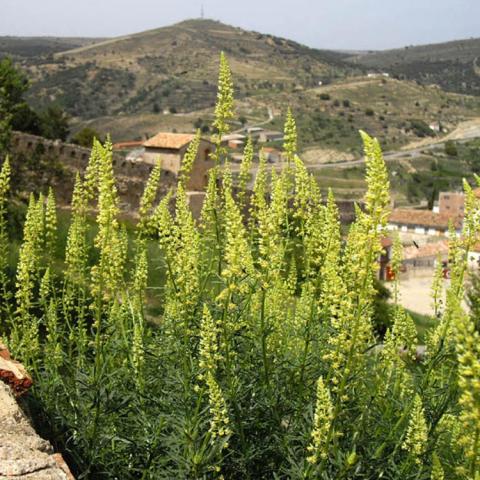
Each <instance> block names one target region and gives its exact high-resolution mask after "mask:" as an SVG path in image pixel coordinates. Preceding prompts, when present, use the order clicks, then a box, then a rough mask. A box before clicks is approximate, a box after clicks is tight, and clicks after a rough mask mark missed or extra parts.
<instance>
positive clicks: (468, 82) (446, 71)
mask: <svg viewBox="0 0 480 480" xmlns="http://www.w3.org/2000/svg"><path fill="white" fill-rule="evenodd" d="M479 57H480V39H479V38H476V39H468V40H457V41H453V42H445V43H439V44H432V45H421V46H414V47H405V48H400V49H394V50H385V51H381V52H369V53H362V54H358V55H354V56H351V57H350V58H349V61H351V62H352V64H354V65H358V66H362V67H366V68H370V69H374V70H384V71H388V72H390V73H392V74H393V75H397V76H399V77H401V78H408V79H411V80H418V81H419V82H421V83H424V84H431V83H434V84H437V85H439V86H441V87H442V88H443V89H444V90H447V91H452V92H459V93H469V94H475V95H480V60H479Z"/></svg>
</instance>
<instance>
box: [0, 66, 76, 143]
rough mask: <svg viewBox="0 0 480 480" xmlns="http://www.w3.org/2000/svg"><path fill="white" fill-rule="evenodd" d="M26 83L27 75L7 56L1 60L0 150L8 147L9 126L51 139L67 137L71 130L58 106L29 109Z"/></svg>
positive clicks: (64, 138) (10, 129) (27, 84)
mask: <svg viewBox="0 0 480 480" xmlns="http://www.w3.org/2000/svg"><path fill="white" fill-rule="evenodd" d="M28 86H29V83H28V80H27V78H26V76H25V75H24V74H23V73H21V72H20V71H19V70H17V69H16V68H15V67H14V65H13V63H12V60H11V59H10V58H5V59H3V60H0V116H1V117H2V120H1V122H0V151H5V150H7V149H8V147H9V143H10V136H11V131H12V129H13V130H20V131H22V132H27V133H32V134H34V135H41V136H43V137H46V138H50V139H53V140H56V139H60V140H66V139H67V136H68V134H69V132H70V130H69V126H68V117H67V116H66V115H65V112H63V110H61V109H60V108H59V107H57V106H49V107H48V108H46V109H45V110H43V111H42V112H40V113H37V112H36V111H34V110H32V108H31V107H30V106H29V104H28V103H27V102H26V101H25V99H24V94H25V93H26V92H27V90H28Z"/></svg>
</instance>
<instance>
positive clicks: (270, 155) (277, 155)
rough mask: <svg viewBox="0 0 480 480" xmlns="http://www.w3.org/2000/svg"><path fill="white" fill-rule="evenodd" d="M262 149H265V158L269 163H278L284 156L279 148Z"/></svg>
mask: <svg viewBox="0 0 480 480" xmlns="http://www.w3.org/2000/svg"><path fill="white" fill-rule="evenodd" d="M262 151H263V154H264V155H265V159H266V160H267V162H269V163H278V162H280V161H281V160H282V158H283V155H282V152H281V151H280V150H278V149H277V148H272V147H264V148H263V149H262Z"/></svg>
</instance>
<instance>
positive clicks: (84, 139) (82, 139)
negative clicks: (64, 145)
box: [72, 127, 103, 148]
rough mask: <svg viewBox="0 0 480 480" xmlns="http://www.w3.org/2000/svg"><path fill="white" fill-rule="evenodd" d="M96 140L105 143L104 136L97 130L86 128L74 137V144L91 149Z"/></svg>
mask: <svg viewBox="0 0 480 480" xmlns="http://www.w3.org/2000/svg"><path fill="white" fill-rule="evenodd" d="M95 138H96V139H97V140H100V141H101V142H103V140H102V136H101V135H100V134H99V133H98V132H97V131H96V130H95V129H93V128H90V127H84V128H82V129H81V130H79V131H78V132H77V133H76V134H75V135H74V136H73V137H72V143H75V144H77V145H81V146H82V147H88V148H90V147H91V146H92V145H93V140H94V139H95Z"/></svg>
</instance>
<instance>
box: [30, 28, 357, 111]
mask: <svg viewBox="0 0 480 480" xmlns="http://www.w3.org/2000/svg"><path fill="white" fill-rule="evenodd" d="M222 50H223V51H224V52H225V53H226V54H227V55H228V58H229V61H230V63H231V67H232V70H233V74H234V75H235V79H236V89H237V91H236V96H237V98H241V97H246V96H252V95H256V94H257V93H259V92H262V91H283V90H293V89H294V88H299V87H301V88H307V87H311V86H314V85H318V82H319V81H324V82H325V81H330V80H331V79H333V78H338V77H343V76H345V75H347V74H348V75H351V74H352V73H353V72H354V71H355V68H356V67H352V66H349V65H347V64H346V63H345V62H344V61H343V58H345V57H346V55H345V54H341V53H335V52H329V51H322V50H316V49H311V48H308V47H305V46H303V45H300V44H298V43H296V42H293V41H290V40H286V39H282V38H278V37H274V36H272V35H266V34H261V33H256V32H249V31H245V30H242V29H240V28H235V27H231V26H228V25H224V24H222V23H220V22H216V21H213V20H188V21H184V22H181V23H178V24H176V25H172V26H170V27H164V28H159V29H155V30H150V31H147V32H142V33H138V34H135V35H129V36H125V37H119V38H113V39H109V40H105V41H102V42H98V43H94V44H89V45H80V46H78V47H77V48H73V49H72V48H70V49H69V50H67V51H62V52H57V53H55V54H54V55H53V56H52V55H47V56H44V57H43V58H42V59H41V61H40V60H38V59H36V60H35V61H34V62H30V63H28V62H24V63H23V66H24V68H25V69H26V71H27V73H28V75H29V77H30V78H31V79H32V88H31V91H30V99H31V101H32V103H33V104H34V106H42V105H43V104H46V103H47V102H51V101H54V102H56V103H58V104H59V105H60V106H63V107H64V108H65V109H66V110H67V111H68V112H69V113H70V114H71V115H72V116H77V117H82V118H95V117H98V116H100V115H105V114H107V115H116V114H136V113H148V112H157V113H158V112H161V111H164V110H170V111H172V112H188V111H193V110H198V109H200V108H204V107H209V106H212V105H213V103H214V101H215V95H216V77H217V68H218V55H219V52H220V51H222Z"/></svg>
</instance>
